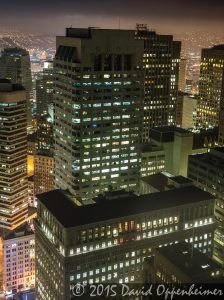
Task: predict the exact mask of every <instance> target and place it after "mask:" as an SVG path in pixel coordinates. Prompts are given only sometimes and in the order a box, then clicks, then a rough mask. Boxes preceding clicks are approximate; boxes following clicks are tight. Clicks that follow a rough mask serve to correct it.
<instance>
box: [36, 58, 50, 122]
mask: <svg viewBox="0 0 224 300" xmlns="http://www.w3.org/2000/svg"><path fill="white" fill-rule="evenodd" d="M53 97H54V74H53V62H45V64H44V68H43V74H42V76H41V78H40V79H37V80H36V101H37V116H38V117H41V116H44V115H47V114H48V111H49V107H50V106H51V105H52V103H53Z"/></svg>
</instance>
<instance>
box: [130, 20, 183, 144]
mask: <svg viewBox="0 0 224 300" xmlns="http://www.w3.org/2000/svg"><path fill="white" fill-rule="evenodd" d="M135 37H136V39H142V40H144V53H143V64H144V69H145V82H144V86H145V95H144V124H143V131H142V140H143V141H144V142H147V141H148V140H149V129H150V128H152V127H155V126H167V125H176V124H175V119H176V103H177V97H178V81H179V62H180V50H181V42H178V41H174V40H173V36H172V35H160V34H157V33H156V32H155V31H150V30H148V28H147V26H146V25H144V24H138V25H137V29H136V33H135Z"/></svg>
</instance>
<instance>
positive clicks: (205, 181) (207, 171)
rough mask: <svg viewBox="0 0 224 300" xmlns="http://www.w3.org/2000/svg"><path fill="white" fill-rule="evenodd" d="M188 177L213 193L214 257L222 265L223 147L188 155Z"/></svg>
mask: <svg viewBox="0 0 224 300" xmlns="http://www.w3.org/2000/svg"><path fill="white" fill-rule="evenodd" d="M188 177H189V178H191V179H192V180H194V181H195V184H196V185H197V186H199V187H200V188H202V189H204V190H207V191H209V192H210V193H212V194H215V195H216V197H217V200H216V205H215V217H216V221H217V224H218V227H217V230H216V233H215V247H214V257H215V258H216V260H217V261H218V262H219V263H221V264H223V265H224V250H223V245H224V148H214V149H211V150H210V152H208V153H204V154H198V155H191V156H189V163H188Z"/></svg>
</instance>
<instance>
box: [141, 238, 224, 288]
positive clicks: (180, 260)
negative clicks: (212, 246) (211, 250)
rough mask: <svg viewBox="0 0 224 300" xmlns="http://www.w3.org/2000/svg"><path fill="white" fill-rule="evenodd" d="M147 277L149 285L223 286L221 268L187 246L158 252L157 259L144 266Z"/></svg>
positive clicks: (195, 249)
mask: <svg viewBox="0 0 224 300" xmlns="http://www.w3.org/2000/svg"><path fill="white" fill-rule="evenodd" d="M206 237H208V236H207V234H205V235H204V238H205V239H206ZM202 239H203V236H201V241H202ZM199 240H200V237H199ZM202 243H203V242H201V244H202ZM204 243H207V242H206V241H205V242H204ZM144 276H145V281H146V282H148V283H152V282H154V283H166V284H171V283H172V284H183V283H187V284H191V283H193V284H197V283H215V282H220V283H221V282H222V283H223V270H222V269H221V268H220V265H219V264H218V263H216V262H215V261H213V260H212V259H211V258H209V257H208V256H207V255H205V254H203V253H202V252H200V251H199V250H198V249H197V248H192V246H191V245H189V244H188V243H185V242H180V243H178V244H174V245H171V246H167V247H163V248H156V249H155V250H154V256H153V257H151V258H149V259H146V260H145V262H144ZM215 280H216V281H215ZM219 280H220V281H219Z"/></svg>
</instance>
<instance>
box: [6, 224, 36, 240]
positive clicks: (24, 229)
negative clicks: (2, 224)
mask: <svg viewBox="0 0 224 300" xmlns="http://www.w3.org/2000/svg"><path fill="white" fill-rule="evenodd" d="M31 234H34V232H33V230H32V229H31V228H30V226H29V225H28V224H27V223H23V224H22V225H20V226H19V227H17V228H16V229H14V230H9V229H3V228H1V230H0V236H3V238H4V240H11V239H15V238H18V237H23V236H28V235H31Z"/></svg>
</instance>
